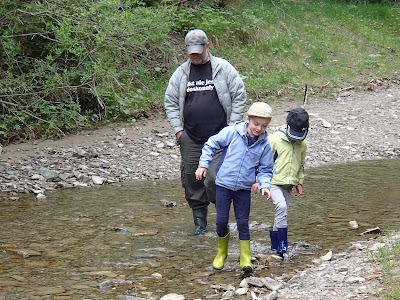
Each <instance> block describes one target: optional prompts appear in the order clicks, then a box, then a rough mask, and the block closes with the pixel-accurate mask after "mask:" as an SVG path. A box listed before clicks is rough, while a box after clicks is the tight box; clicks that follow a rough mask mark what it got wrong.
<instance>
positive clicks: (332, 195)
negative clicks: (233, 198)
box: [0, 159, 400, 300]
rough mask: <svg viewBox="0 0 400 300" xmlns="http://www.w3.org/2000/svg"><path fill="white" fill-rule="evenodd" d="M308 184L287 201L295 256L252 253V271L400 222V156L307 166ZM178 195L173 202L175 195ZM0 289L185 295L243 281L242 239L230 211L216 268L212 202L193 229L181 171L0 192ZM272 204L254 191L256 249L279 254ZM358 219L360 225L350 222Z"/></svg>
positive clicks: (265, 271)
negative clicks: (272, 233) (272, 258)
mask: <svg viewBox="0 0 400 300" xmlns="http://www.w3.org/2000/svg"><path fill="white" fill-rule="evenodd" d="M306 174H307V177H306V182H305V184H304V194H303V195H302V196H301V197H293V198H292V205H291V208H290V211H289V245H290V248H289V250H290V253H291V255H290V260H289V261H279V262H267V261H265V260H264V261H263V260H261V259H260V260H258V261H254V265H255V266H257V268H256V270H255V273H254V275H255V276H260V277H261V276H264V277H265V276H269V277H276V276H279V275H281V274H283V273H288V272H290V271H292V270H294V269H301V268H303V267H305V266H306V265H307V264H309V263H310V262H311V260H312V259H315V258H317V257H319V256H321V255H323V254H325V253H326V252H328V251H329V250H333V252H334V253H337V252H339V251H343V250H345V249H346V248H347V247H348V246H349V245H350V243H351V242H355V241H359V240H362V239H366V238H367V237H365V236H361V235H360V233H362V232H364V231H365V230H367V229H369V228H373V227H376V226H379V227H380V228H381V229H382V230H399V225H400V205H399V203H400V183H399V178H400V176H399V175H400V159H393V160H378V161H364V162H357V163H351V164H343V165H335V166H329V167H322V168H315V169H309V170H307V172H306ZM174 203H175V204H176V206H173V205H172V204H174ZM0 205H1V212H0V217H1V219H0V220H1V221H0V222H1V223H0V224H1V227H0V238H1V242H0V299H1V300H3V299H117V296H118V295H130V296H136V297H142V298H150V297H151V296H152V297H155V298H156V299H157V298H160V297H161V296H163V295H165V294H168V293H178V294H183V295H185V297H186V299H195V298H201V297H203V298H204V296H205V295H210V294H214V290H213V288H212V285H229V284H231V285H234V286H235V287H238V284H239V283H240V281H241V278H242V275H243V274H242V273H241V271H240V270H239V262H238V253H239V247H238V244H239V241H238V238H237V231H235V226H234V225H235V224H234V218H233V212H231V224H230V226H231V231H232V234H231V236H232V238H231V240H230V244H229V256H228V258H227V260H226V263H225V268H224V269H223V270H222V271H214V270H213V269H212V267H211V262H212V260H213V258H214V256H215V254H216V243H217V240H216V234H215V232H214V231H215V224H214V221H215V208H214V207H213V205H212V206H210V208H209V226H208V231H207V233H206V234H205V235H203V236H199V237H189V236H187V235H186V232H189V231H191V230H192V229H193V227H194V226H193V221H192V216H191V210H190V209H189V207H188V206H187V204H186V201H185V200H184V198H183V190H182V188H181V186H180V182H178V181H160V182H140V183H133V184H124V185H122V186H101V187H98V188H91V189H70V190H59V191H54V192H49V193H47V199H46V200H42V201H36V200H34V199H33V196H32V195H26V196H23V197H21V199H20V200H19V201H11V200H8V199H6V198H0ZM273 216H274V207H273V204H272V202H271V201H268V202H267V201H266V200H265V199H264V198H263V197H261V196H260V195H256V196H254V197H253V200H252V211H251V215H250V223H251V235H252V240H251V250H252V255H253V256H254V257H256V256H258V255H259V254H273V252H271V250H270V249H269V247H270V244H269V236H268V231H269V229H270V227H271V223H272V222H273ZM352 220H355V221H357V222H358V224H359V228H358V229H351V228H350V227H349V221H352Z"/></svg>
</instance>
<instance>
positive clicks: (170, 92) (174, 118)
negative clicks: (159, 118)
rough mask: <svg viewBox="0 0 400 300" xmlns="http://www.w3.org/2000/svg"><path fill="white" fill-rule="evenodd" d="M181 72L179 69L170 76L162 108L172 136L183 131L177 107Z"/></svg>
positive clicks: (179, 109)
mask: <svg viewBox="0 0 400 300" xmlns="http://www.w3.org/2000/svg"><path fill="white" fill-rule="evenodd" d="M181 78H182V71H181V70H179V68H178V69H177V70H176V71H175V72H174V73H173V74H172V76H171V78H170V80H169V83H168V87H167V90H166V91H165V96H164V107H165V112H166V114H167V118H168V121H169V123H170V124H171V127H172V130H173V132H174V134H176V133H177V132H179V131H181V130H183V124H182V119H181V112H180V111H181V108H180V107H179V94H180V93H179V86H180V81H181Z"/></svg>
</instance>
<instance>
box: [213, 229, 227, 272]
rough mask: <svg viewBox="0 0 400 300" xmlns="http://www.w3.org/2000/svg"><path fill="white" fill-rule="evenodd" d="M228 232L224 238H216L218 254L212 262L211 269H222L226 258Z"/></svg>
mask: <svg viewBox="0 0 400 300" xmlns="http://www.w3.org/2000/svg"><path fill="white" fill-rule="evenodd" d="M229 236H230V232H229V231H228V234H227V235H226V236H225V237H218V252H217V255H216V256H215V258H214V261H213V264H212V266H213V268H214V269H217V270H221V269H223V268H224V263H225V259H226V257H227V256H228V243H229Z"/></svg>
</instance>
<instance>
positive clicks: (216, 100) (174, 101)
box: [164, 29, 247, 235]
mask: <svg viewBox="0 0 400 300" xmlns="http://www.w3.org/2000/svg"><path fill="white" fill-rule="evenodd" d="M185 44H186V49H187V52H188V55H189V59H188V60H187V61H186V62H184V63H183V64H182V65H180V66H179V67H178V68H177V69H176V70H175V72H174V73H173V74H172V76H171V78H170V80H169V84H168V87H167V90H166V92H165V98H164V105H165V110H166V114H167V117H168V120H169V122H170V124H171V127H172V129H173V132H174V134H175V136H176V139H177V142H178V144H179V146H180V152H181V180H182V186H183V187H184V188H185V198H186V200H187V201H188V203H189V206H190V208H191V209H192V210H193V220H194V224H195V226H196V227H195V229H194V231H193V232H190V233H189V235H199V234H202V233H204V232H205V230H206V226H207V208H208V205H209V204H210V202H213V203H215V193H216V192H215V189H216V187H215V177H216V176H215V173H216V168H217V165H218V162H219V159H220V158H221V153H222V152H220V153H219V154H218V155H216V156H215V157H214V160H213V163H212V165H211V166H210V168H209V170H208V173H207V177H206V178H205V179H204V181H203V180H201V181H199V180H197V179H196V178H195V172H196V169H197V166H198V162H199V158H200V155H201V150H202V148H203V144H204V143H205V142H206V141H207V140H208V138H209V137H210V136H212V135H214V134H216V133H218V132H219V131H220V130H221V129H222V128H224V127H225V126H227V125H229V124H233V123H234V122H235V121H238V120H242V118H243V114H244V109H245V105H246V98H247V95H246V90H245V87H244V84H243V81H242V79H241V78H240V76H239V73H238V72H237V70H236V69H235V68H234V67H233V66H232V65H231V64H230V63H229V62H228V61H226V60H225V59H222V58H219V57H213V56H212V55H211V53H210V52H209V48H210V43H209V42H208V38H207V35H206V34H205V33H204V31H202V30H200V29H194V30H191V31H189V32H188V33H187V35H186V37H185Z"/></svg>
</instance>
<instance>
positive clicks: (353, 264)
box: [0, 80, 400, 299]
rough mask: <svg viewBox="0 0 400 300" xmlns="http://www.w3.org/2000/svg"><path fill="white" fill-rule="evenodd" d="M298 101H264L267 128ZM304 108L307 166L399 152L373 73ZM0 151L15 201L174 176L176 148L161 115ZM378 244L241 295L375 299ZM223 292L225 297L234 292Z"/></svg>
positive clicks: (399, 129)
mask: <svg viewBox="0 0 400 300" xmlns="http://www.w3.org/2000/svg"><path fill="white" fill-rule="evenodd" d="M300 105H301V103H296V102H289V103H287V102H285V103H273V104H271V106H272V108H273V110H274V117H273V119H272V122H271V125H270V127H269V129H268V131H269V132H272V130H274V128H275V127H277V126H279V125H281V124H283V123H284V121H285V117H286V114H287V111H288V110H289V109H291V108H293V107H296V106H300ZM306 109H307V111H308V112H309V114H310V124H311V128H310V132H309V135H308V137H307V141H308V146H309V147H308V154H307V166H306V167H307V168H312V167H316V166H320V165H325V164H335V163H344V162H351V161H358V160H369V159H387V158H399V157H400V120H399V118H400V87H399V85H398V84H393V83H391V82H379V81H376V80H375V81H371V82H370V84H369V85H367V86H365V87H357V88H353V87H349V88H346V89H342V90H338V91H337V93H335V94H334V95H333V97H331V99H321V98H318V95H317V94H312V93H311V94H309V96H308V103H307V106H306ZM0 153H1V154H0V170H1V172H0V182H1V186H0V197H2V198H7V199H10V200H11V201H18V199H19V197H20V195H21V193H29V194H30V195H32V197H35V198H36V199H38V200H40V199H43V198H45V197H46V192H47V191H50V190H55V189H60V188H74V187H82V186H87V187H90V186H94V185H102V184H118V183H121V182H129V181H141V180H152V181H153V180H163V179H178V178H179V176H180V171H179V164H180V154H179V148H178V147H177V145H176V143H175V138H174V136H173V135H172V132H171V130H170V127H169V124H168V122H167V120H166V119H165V116H164V115H163V114H161V115H159V116H158V117H157V116H156V117H153V118H152V119H149V120H144V121H137V122H134V123H130V124H124V125H119V126H107V127H103V128H100V129H97V130H94V131H84V132H81V133H79V134H76V135H73V136H68V137H65V138H62V139H59V140H45V141H32V142H29V143H22V144H17V145H16V144H12V145H8V146H4V147H3V148H0ZM378 246H382V244H380V241H377V240H371V241H365V242H360V243H356V244H354V245H352V246H351V247H350V248H349V250H348V251H347V252H345V253H341V254H334V255H332V257H330V258H329V259H326V258H325V259H321V260H320V261H318V262H316V264H315V265H314V266H313V267H310V268H309V269H306V270H303V271H299V272H298V273H296V274H287V275H285V276H283V277H282V278H275V279H274V280H276V281H277V282H278V283H281V285H279V284H278V285H279V289H278V290H277V291H275V292H271V290H269V292H268V293H260V290H261V291H262V288H261V287H258V288H257V287H256V286H254V285H253V286H252V285H250V287H246V286H245V285H246V283H243V285H244V287H243V288H247V289H248V290H247V291H246V293H247V294H248V295H256V294H257V291H258V292H259V293H258V294H257V295H258V296H257V297H259V299H275V298H276V297H278V298H279V299H375V298H377V297H378V296H377V291H378V290H379V285H380V275H379V270H377V269H375V268H374V267H373V266H372V264H371V261H370V260H369V259H368V257H370V255H369V254H368V253H370V251H374V248H377V247H378ZM371 247H372V250H371ZM237 288H238V287H237ZM257 289H258V290H257ZM242 291H244V290H242ZM223 294H225V296H224V297H226V298H227V299H229V298H230V297H234V295H235V292H234V290H233V291H231V292H230V293H227V292H226V291H221V293H220V295H223ZM261 294H263V295H264V296H262V297H261V296H260V295H261ZM221 297H222V296H221ZM252 297H253V299H254V296H252ZM177 299H179V298H177Z"/></svg>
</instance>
